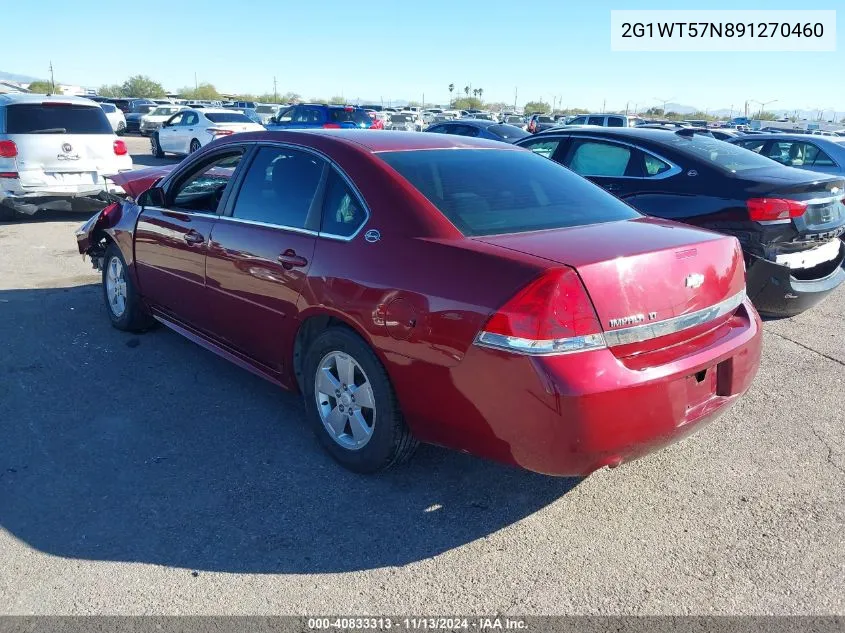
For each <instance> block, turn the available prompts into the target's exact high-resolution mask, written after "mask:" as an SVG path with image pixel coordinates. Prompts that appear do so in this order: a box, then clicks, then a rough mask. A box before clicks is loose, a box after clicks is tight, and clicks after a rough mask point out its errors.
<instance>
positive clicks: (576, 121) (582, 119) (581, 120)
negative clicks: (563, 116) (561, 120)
mask: <svg viewBox="0 0 845 633" xmlns="http://www.w3.org/2000/svg"><path fill="white" fill-rule="evenodd" d="M585 123H587V117H585V116H577V117H575V118H574V119H572V120H571V121H570V122H569V125H584V124H585Z"/></svg>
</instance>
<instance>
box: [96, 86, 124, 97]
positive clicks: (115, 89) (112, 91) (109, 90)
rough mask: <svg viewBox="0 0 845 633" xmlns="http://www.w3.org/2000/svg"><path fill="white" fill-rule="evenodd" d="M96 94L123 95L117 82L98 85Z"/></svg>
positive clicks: (103, 95)
mask: <svg viewBox="0 0 845 633" xmlns="http://www.w3.org/2000/svg"><path fill="white" fill-rule="evenodd" d="M97 94H98V95H100V96H101V97H125V96H126V95H125V94H123V87H122V86H119V85H118V84H111V85H104V86H100V87H99V89H98V90H97Z"/></svg>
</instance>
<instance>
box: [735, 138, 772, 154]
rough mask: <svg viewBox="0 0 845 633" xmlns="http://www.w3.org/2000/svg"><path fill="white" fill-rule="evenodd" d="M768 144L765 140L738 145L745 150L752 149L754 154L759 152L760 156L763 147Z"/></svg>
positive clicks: (744, 142)
mask: <svg viewBox="0 0 845 633" xmlns="http://www.w3.org/2000/svg"><path fill="white" fill-rule="evenodd" d="M765 144H766V141H765V140H757V139H755V140H753V141H741V142H739V143H737V145H739V146H740V147H744V148H745V149H750V150H751V151H752V152H757V153H758V154H759V153H760V151H761V150H762V149H763V146H764V145H765Z"/></svg>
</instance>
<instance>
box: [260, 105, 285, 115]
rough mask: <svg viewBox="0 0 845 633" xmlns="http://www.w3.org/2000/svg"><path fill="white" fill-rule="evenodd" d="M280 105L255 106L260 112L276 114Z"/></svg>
mask: <svg viewBox="0 0 845 633" xmlns="http://www.w3.org/2000/svg"><path fill="white" fill-rule="evenodd" d="M278 109H279V106H269V105H260V106H258V107H256V108H255V111H256V112H258V113H259V114H274V113H276V112H277V111H278Z"/></svg>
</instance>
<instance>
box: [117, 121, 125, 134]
mask: <svg viewBox="0 0 845 633" xmlns="http://www.w3.org/2000/svg"><path fill="white" fill-rule="evenodd" d="M115 134H117V135H118V136H123V135H124V134H126V123H124V122H123V121H120V122H119V123H118V124H117V132H115Z"/></svg>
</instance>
